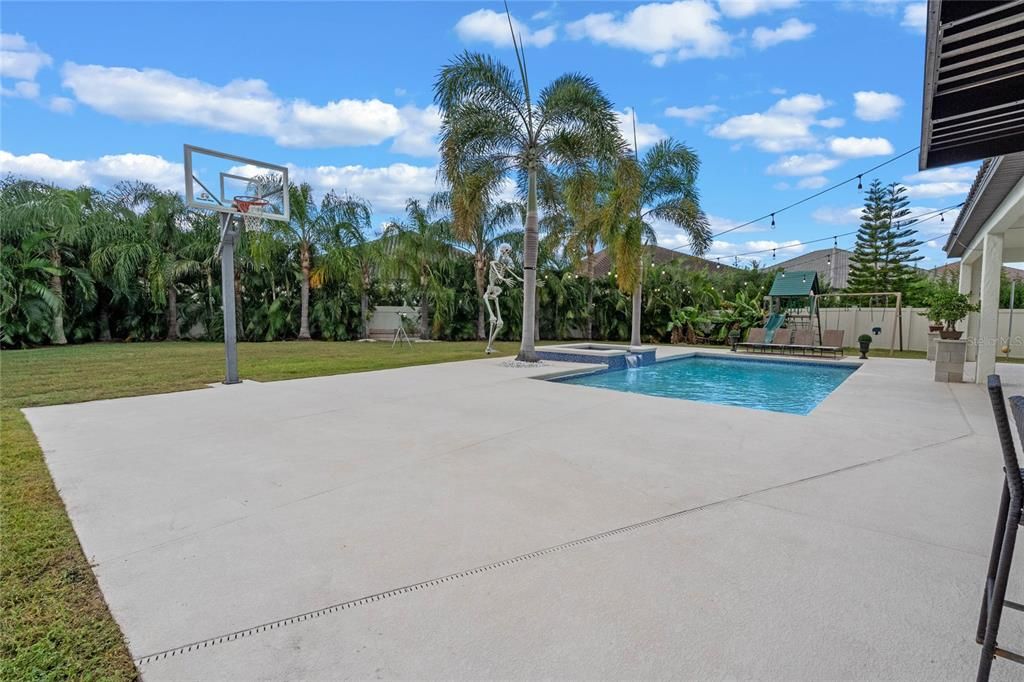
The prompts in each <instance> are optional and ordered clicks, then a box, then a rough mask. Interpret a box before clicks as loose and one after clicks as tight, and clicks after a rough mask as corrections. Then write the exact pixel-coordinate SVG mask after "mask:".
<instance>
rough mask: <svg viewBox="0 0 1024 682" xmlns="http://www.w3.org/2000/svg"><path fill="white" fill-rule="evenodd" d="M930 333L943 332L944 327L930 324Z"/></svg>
mask: <svg viewBox="0 0 1024 682" xmlns="http://www.w3.org/2000/svg"><path fill="white" fill-rule="evenodd" d="M928 331H930V332H941V331H942V325H941V324H930V325H928Z"/></svg>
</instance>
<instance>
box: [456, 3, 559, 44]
mask: <svg viewBox="0 0 1024 682" xmlns="http://www.w3.org/2000/svg"><path fill="white" fill-rule="evenodd" d="M512 26H513V27H515V31H516V39H517V40H519V39H520V38H521V39H522V41H523V44H524V45H530V46H532V47H547V46H548V45H550V44H551V43H553V42H554V41H555V34H556V29H555V26H553V25H552V26H546V27H544V28H541V29H537V30H533V29H531V28H530V27H529V26H527V25H526V24H524V23H523V22H521V21H519V20H518V19H516V18H515V17H512ZM455 33H456V34H457V35H458V36H459V39H460V40H464V41H466V42H482V43H489V44H491V45H493V46H494V47H512V34H511V32H510V31H509V27H508V17H507V16H506V15H505V13H504V12H495V11H494V10H490V9H478V10H477V11H475V12H472V13H470V14H467V15H466V16H464V17H462V18H461V19H459V21H458V22H457V23H456V24H455Z"/></svg>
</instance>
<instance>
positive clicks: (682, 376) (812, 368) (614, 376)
mask: <svg viewBox="0 0 1024 682" xmlns="http://www.w3.org/2000/svg"><path fill="white" fill-rule="evenodd" d="M856 369H857V368H856V367H848V366H847V367H843V366H838V365H829V364H818V363H809V362H807V363H805V362H778V361H776V362H773V361H771V360H740V359H733V358H713V357H707V356H701V355H696V356H690V357H686V358H680V359H678V360H667V361H665V362H659V363H656V364H654V365H648V366H647V367H640V368H637V369H625V370H618V371H610V372H598V373H595V374H584V375H579V376H570V377H561V378H559V379H557V381H561V382H565V383H568V384H578V385H580V386H594V387H597V388H610V389H612V390H614V391H626V392H627V393H643V394H645V395H653V396H659V397H662V398H682V399H683V400H699V401H701V402H705V403H717V404H719V405H737V406H740V407H751V408H754V409H757V410H772V411H774V412H788V413H789V414H810V412H811V410H813V409H814V408H815V407H817V405H818V403H820V402H821V401H822V400H824V399H825V398H826V397H827V396H828V394H829V393H831V392H832V391H834V390H835V389H836V387H837V386H839V384H841V383H843V380H844V379H846V377H848V376H850V375H851V374H852V373H853V372H854V371H856Z"/></svg>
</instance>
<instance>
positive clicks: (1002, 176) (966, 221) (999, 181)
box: [943, 152, 1024, 258]
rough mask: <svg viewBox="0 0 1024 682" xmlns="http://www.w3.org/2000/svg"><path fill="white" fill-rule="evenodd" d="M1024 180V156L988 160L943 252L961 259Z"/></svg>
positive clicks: (973, 186)
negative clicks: (983, 228)
mask: <svg viewBox="0 0 1024 682" xmlns="http://www.w3.org/2000/svg"><path fill="white" fill-rule="evenodd" d="M1022 178H1024V152H1019V153H1017V154H1007V155H1006V156H997V157H995V158H992V159H985V161H984V162H983V163H982V164H981V168H979V169H978V174H977V175H976V176H975V178H974V184H973V185H971V191H970V192H969V193H968V194H967V200H966V201H965V202H964V204H963V207H962V208H961V209H960V215H958V216H957V218H956V223H955V224H954V225H953V229H952V231H950V233H949V237H948V238H947V239H946V245H945V246H944V247H943V250H944V251H945V252H946V253H947V254H948V255H949V256H950V257H951V258H960V257H961V256H963V255H964V253H965V252H966V251H967V247H968V246H970V244H971V242H972V241H973V240H974V238H975V237H976V236H977V235H978V232H980V231H981V228H982V226H983V225H984V224H985V222H986V221H987V220H988V219H989V218H990V217H991V216H992V214H993V213H994V212H995V211H996V209H997V208H999V206H1000V205H1001V204H1002V203H1003V201H1004V200H1005V199H1006V197H1007V196H1008V195H1009V194H1010V192H1011V191H1013V188H1014V187H1016V186H1017V183H1019V182H1020V181H1021V179H1022Z"/></svg>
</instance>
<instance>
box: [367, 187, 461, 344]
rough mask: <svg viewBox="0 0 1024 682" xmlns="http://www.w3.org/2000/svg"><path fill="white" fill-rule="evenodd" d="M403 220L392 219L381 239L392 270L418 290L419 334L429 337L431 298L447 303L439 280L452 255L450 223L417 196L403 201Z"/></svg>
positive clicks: (445, 293) (440, 302) (447, 299)
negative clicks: (437, 215)
mask: <svg viewBox="0 0 1024 682" xmlns="http://www.w3.org/2000/svg"><path fill="white" fill-rule="evenodd" d="M405 213H406V222H404V223H397V222H396V223H392V224H391V225H389V226H388V227H387V229H386V231H385V234H384V237H382V239H384V240H386V242H385V245H384V248H385V249H387V252H388V254H389V256H390V258H388V259H387V260H385V264H386V265H387V266H388V268H389V270H390V271H391V274H392V275H394V276H395V277H396V278H399V279H404V280H406V281H408V282H411V283H412V284H413V286H414V287H415V288H416V290H417V292H418V293H419V306H420V338H421V339H429V338H430V302H431V301H432V300H433V302H434V304H435V307H436V306H437V305H438V304H442V305H450V304H451V303H453V301H451V300H449V296H448V293H449V290H447V289H446V288H445V287H444V285H443V283H442V282H441V275H442V274H443V272H444V271H445V270H446V269H447V265H448V261H449V260H450V259H451V257H452V235H451V224H450V223H449V222H448V221H447V220H443V219H441V220H438V219H435V218H434V217H433V215H432V212H431V211H430V210H429V208H424V207H423V205H422V204H421V203H420V202H419V201H417V200H416V199H410V200H409V201H408V202H407V203H406V205H405Z"/></svg>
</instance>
